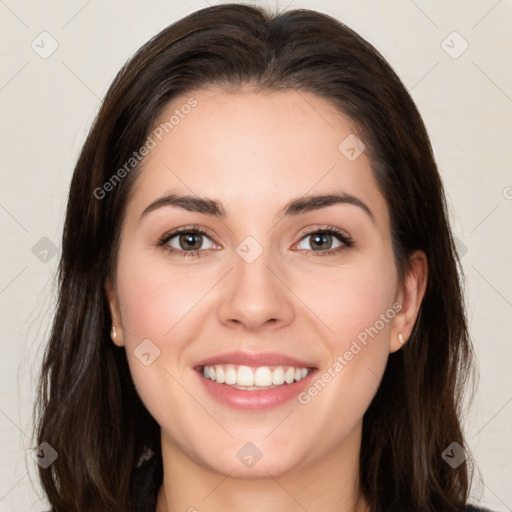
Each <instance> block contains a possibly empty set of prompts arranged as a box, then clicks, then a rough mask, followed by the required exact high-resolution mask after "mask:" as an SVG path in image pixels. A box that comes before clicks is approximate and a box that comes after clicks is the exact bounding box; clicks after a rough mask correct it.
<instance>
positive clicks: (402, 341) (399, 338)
mask: <svg viewBox="0 0 512 512" xmlns="http://www.w3.org/2000/svg"><path fill="white" fill-rule="evenodd" d="M398 341H399V342H400V343H401V344H402V345H403V344H404V337H403V336H402V333H400V334H399V335H398Z"/></svg>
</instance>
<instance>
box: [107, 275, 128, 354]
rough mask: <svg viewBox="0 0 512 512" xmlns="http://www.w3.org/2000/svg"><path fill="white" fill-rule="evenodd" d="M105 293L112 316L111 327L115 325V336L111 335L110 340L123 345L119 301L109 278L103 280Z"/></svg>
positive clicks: (120, 345)
mask: <svg viewBox="0 0 512 512" xmlns="http://www.w3.org/2000/svg"><path fill="white" fill-rule="evenodd" d="M105 293H106V296H107V301H108V307H109V309H110V316H111V317H112V327H115V332H116V336H115V337H113V336H112V332H111V333H110V335H111V337H112V341H113V342H114V343H115V344H116V345H117V346H119V347H122V346H124V342H123V326H122V323H121V313H120V310H119V302H118V301H117V292H116V290H115V287H114V285H113V284H112V281H111V280H110V278H108V279H107V281H106V282H105Z"/></svg>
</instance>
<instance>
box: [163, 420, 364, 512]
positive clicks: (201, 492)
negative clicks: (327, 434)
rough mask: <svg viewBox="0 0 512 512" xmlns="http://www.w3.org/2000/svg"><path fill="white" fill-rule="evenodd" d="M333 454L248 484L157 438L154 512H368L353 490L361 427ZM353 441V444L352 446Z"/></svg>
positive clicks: (357, 483)
mask: <svg viewBox="0 0 512 512" xmlns="http://www.w3.org/2000/svg"><path fill="white" fill-rule="evenodd" d="M351 437H352V439H346V440H345V441H346V443H344V444H343V446H341V447H340V449H339V450H335V451H331V452H330V453H329V454H328V455H327V456H325V457H322V458H321V459H319V460H318V461H316V462H313V463H311V462H308V463H307V465H304V466H303V467H300V468H294V469H291V470H289V471H287V472H286V473H282V474H272V472H271V470H269V471H265V474H266V476H262V477H258V478H254V479H248V478H234V477H233V476H232V475H231V476H230V474H227V475H226V474H221V473H218V472H216V471H214V470H213V469H211V468H208V467H205V466H204V465H199V464H197V463H196V462H195V461H194V460H193V459H192V458H190V457H189V456H187V454H185V453H184V452H183V451H181V450H180V449H179V448H178V447H177V446H176V445H175V444H174V443H173V442H172V441H171V439H170V438H169V437H167V436H165V435H164V434H162V457H163V468H164V478H163V483H162V486H161V488H160V491H159V494H158V501H157V509H156V512H171V511H176V510H183V511H187V512H225V511H226V510H243V511H244V512H261V510H262V505H264V509H265V512H283V510H285V511H290V512H291V511H297V512H302V511H304V510H322V511H323V512H369V510H370V509H369V507H368V504H367V502H366V500H365V499H364V497H363V496H362V494H361V492H360V489H359V449H360V439H361V428H360V425H359V428H358V429H356V430H355V431H353V432H352V434H351ZM354 441H358V442H354Z"/></svg>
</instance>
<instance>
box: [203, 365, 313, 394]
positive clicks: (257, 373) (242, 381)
mask: <svg viewBox="0 0 512 512" xmlns="http://www.w3.org/2000/svg"><path fill="white" fill-rule="evenodd" d="M309 371H310V370H309V368H296V367H293V366H286V367H283V366H274V367H270V366H259V367H257V368H252V367H249V366H244V365H240V366H236V365H232V364H216V365H206V366H204V367H203V375H204V377H205V378H206V379H209V380H213V381H215V382H217V383H218V384H227V385H229V386H233V387H236V388H239V389H258V388H271V387H275V386H280V385H282V384H284V383H285V382H286V384H292V383H293V382H297V381H299V380H301V379H303V378H305V377H307V375H308V373H309ZM240 386H241V387H240Z"/></svg>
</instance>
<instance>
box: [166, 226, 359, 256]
mask: <svg viewBox="0 0 512 512" xmlns="http://www.w3.org/2000/svg"><path fill="white" fill-rule="evenodd" d="M182 233H187V234H191V233H193V234H200V235H203V236H206V237H207V238H210V236H209V234H208V233H207V232H206V231H204V230H203V229H201V228H200V227H198V226H192V227H187V228H180V229H177V230H175V231H172V232H171V233H166V234H164V235H163V236H162V237H161V238H160V239H159V240H158V242H157V243H156V245H157V246H158V247H162V248H163V249H164V250H166V251H168V252H170V253H172V254H176V255H177V256H179V257H182V258H198V257H200V256H199V253H200V252H203V251H205V250H206V251H207V250H211V249H194V250H192V251H183V250H181V249H175V248H174V247H170V246H169V245H167V243H168V242H169V240H171V239H172V238H174V237H175V236H177V235H180V234H182ZM319 233H322V234H328V235H334V236H335V237H337V238H338V239H339V241H340V242H342V243H343V244H344V245H342V246H340V247H336V248H335V249H328V250H325V251H313V250H311V249H300V250H305V251H306V252H307V253H308V254H309V253H314V255H315V256H320V257H324V256H331V255H333V254H336V253H338V252H340V251H342V250H344V249H347V248H349V247H352V246H353V245H354V242H353V241H352V238H351V237H350V236H349V235H348V233H345V232H344V231H341V230H340V229H338V228H335V227H334V226H328V227H325V228H317V229H315V230H314V231H308V232H307V233H304V235H302V237H301V239H300V241H302V240H303V239H304V238H306V237H308V236H311V235H316V234H319ZM300 241H299V243H300Z"/></svg>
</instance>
